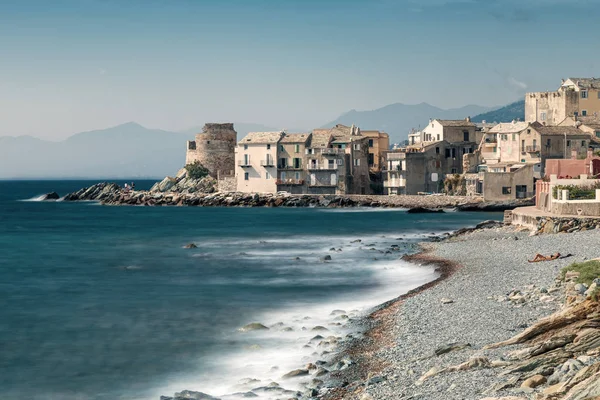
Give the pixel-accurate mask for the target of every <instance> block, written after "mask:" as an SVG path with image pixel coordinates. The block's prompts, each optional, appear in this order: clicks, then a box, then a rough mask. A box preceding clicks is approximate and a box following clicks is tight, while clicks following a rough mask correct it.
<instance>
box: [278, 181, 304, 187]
mask: <svg viewBox="0 0 600 400" xmlns="http://www.w3.org/2000/svg"><path fill="white" fill-rule="evenodd" d="M277 184H278V185H290V186H292V185H304V179H277Z"/></svg>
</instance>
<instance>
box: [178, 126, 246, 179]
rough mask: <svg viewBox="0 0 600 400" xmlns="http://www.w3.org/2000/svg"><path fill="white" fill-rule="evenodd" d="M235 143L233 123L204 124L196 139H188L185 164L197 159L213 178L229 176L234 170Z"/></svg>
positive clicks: (235, 133)
mask: <svg viewBox="0 0 600 400" xmlns="http://www.w3.org/2000/svg"><path fill="white" fill-rule="evenodd" d="M236 144H237V132H236V131H235V130H234V129H233V124H230V123H227V124H206V125H204V128H202V132H201V133H198V134H197V135H196V140H190V141H188V143H187V154H186V157H185V164H186V165H187V164H191V163H193V162H195V161H199V162H200V164H202V165H203V166H204V167H206V168H207V169H208V171H209V172H210V175H211V176H212V177H213V178H217V177H219V176H221V177H223V176H231V175H233V174H234V172H235V146H236Z"/></svg>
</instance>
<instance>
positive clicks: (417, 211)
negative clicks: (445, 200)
mask: <svg viewBox="0 0 600 400" xmlns="http://www.w3.org/2000/svg"><path fill="white" fill-rule="evenodd" d="M406 212H407V213H408V214H431V213H443V212H445V211H444V210H442V209H433V208H425V207H414V208H410V209H409V210H408V211H406Z"/></svg>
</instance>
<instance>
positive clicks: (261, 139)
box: [238, 132, 283, 144]
mask: <svg viewBox="0 0 600 400" xmlns="http://www.w3.org/2000/svg"><path fill="white" fill-rule="evenodd" d="M281 136H283V132H250V133H248V134H247V135H246V136H245V137H244V138H243V139H242V140H240V141H239V142H238V144H248V143H277V142H279V140H280V139H281Z"/></svg>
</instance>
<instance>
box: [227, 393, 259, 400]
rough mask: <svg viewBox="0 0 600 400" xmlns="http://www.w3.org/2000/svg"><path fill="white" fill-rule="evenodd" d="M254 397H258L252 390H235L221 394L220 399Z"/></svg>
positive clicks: (232, 399)
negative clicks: (224, 394)
mask: <svg viewBox="0 0 600 400" xmlns="http://www.w3.org/2000/svg"><path fill="white" fill-rule="evenodd" d="M254 397H258V395H257V394H256V393H252V392H237V393H232V394H228V395H226V396H223V397H222V400H236V399H251V398H254Z"/></svg>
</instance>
